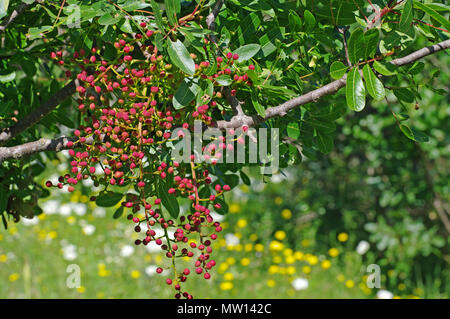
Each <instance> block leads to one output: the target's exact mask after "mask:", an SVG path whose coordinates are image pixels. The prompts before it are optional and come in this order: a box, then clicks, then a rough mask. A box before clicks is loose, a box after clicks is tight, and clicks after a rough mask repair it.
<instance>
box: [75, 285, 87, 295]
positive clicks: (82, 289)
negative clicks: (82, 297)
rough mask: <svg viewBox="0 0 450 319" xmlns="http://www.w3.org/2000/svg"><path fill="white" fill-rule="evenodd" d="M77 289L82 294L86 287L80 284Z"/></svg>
mask: <svg viewBox="0 0 450 319" xmlns="http://www.w3.org/2000/svg"><path fill="white" fill-rule="evenodd" d="M77 291H78V292H79V293H80V294H82V293H83V292H85V291H86V287H84V286H80V287H78V288H77Z"/></svg>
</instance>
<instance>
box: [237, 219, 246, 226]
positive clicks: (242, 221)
mask: <svg viewBox="0 0 450 319" xmlns="http://www.w3.org/2000/svg"><path fill="white" fill-rule="evenodd" d="M236 226H237V227H239V228H244V227H245V226H247V220H246V219H243V218H241V219H239V220H238V221H237V223H236Z"/></svg>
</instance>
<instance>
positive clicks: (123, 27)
mask: <svg viewBox="0 0 450 319" xmlns="http://www.w3.org/2000/svg"><path fill="white" fill-rule="evenodd" d="M120 30H121V31H123V32H125V33H133V28H132V27H131V24H130V19H125V21H124V23H122V25H121V26H120Z"/></svg>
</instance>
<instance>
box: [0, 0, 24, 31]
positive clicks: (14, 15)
mask: <svg viewBox="0 0 450 319" xmlns="http://www.w3.org/2000/svg"><path fill="white" fill-rule="evenodd" d="M27 7H28V4H26V3H22V4H20V5H19V6H18V7H17V9H14V11H13V12H12V13H11V15H10V16H9V17H7V18H5V20H4V21H3V23H2V24H1V25H0V32H5V30H6V28H7V27H8V26H9V25H10V24H11V23H13V22H14V20H15V19H17V17H18V16H19V15H20V14H21V13H22V12H23V11H24V10H25V9H26V8H27Z"/></svg>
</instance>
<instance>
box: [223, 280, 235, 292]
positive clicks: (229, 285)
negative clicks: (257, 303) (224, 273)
mask: <svg viewBox="0 0 450 319" xmlns="http://www.w3.org/2000/svg"><path fill="white" fill-rule="evenodd" d="M220 289H221V290H231V289H233V283H232V282H229V281H225V282H222V283H221V284H220Z"/></svg>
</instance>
